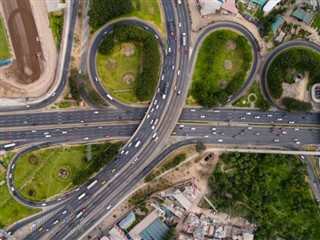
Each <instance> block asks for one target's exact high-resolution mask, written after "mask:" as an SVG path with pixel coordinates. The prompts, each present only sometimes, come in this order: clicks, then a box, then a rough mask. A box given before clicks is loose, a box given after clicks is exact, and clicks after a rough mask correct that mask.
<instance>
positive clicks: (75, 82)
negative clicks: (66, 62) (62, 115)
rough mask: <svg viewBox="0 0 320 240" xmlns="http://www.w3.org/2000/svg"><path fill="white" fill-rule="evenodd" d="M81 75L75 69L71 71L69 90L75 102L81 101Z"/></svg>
mask: <svg viewBox="0 0 320 240" xmlns="http://www.w3.org/2000/svg"><path fill="white" fill-rule="evenodd" d="M79 84H80V74H79V73H78V71H77V69H75V68H73V69H71V70H70V75H69V88H70V93H71V96H72V98H73V99H74V100H76V101H79V100H80V88H79Z"/></svg>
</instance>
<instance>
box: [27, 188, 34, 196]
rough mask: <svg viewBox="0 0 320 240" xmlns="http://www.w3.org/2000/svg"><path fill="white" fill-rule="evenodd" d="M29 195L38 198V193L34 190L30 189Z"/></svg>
mask: <svg viewBox="0 0 320 240" xmlns="http://www.w3.org/2000/svg"><path fill="white" fill-rule="evenodd" d="M28 195H29V196H30V197H34V196H36V191H35V190H33V189H30V190H29V191H28Z"/></svg>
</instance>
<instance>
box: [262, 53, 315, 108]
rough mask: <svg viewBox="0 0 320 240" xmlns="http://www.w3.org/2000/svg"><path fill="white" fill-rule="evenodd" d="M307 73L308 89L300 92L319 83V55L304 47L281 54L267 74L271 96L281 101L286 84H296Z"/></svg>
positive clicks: (272, 63)
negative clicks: (300, 76)
mask: <svg viewBox="0 0 320 240" xmlns="http://www.w3.org/2000/svg"><path fill="white" fill-rule="evenodd" d="M306 72H307V73H308V84H306V87H307V88H304V89H299V92H300V91H304V92H306V91H307V90H308V88H309V87H310V86H311V85H313V84H315V83H316V82H319V79H320V54H319V53H317V52H314V51H312V50H310V49H308V48H302V47H301V48H291V49H288V50H286V51H283V52H281V53H280V54H279V55H278V56H276V57H275V58H274V60H273V61H272V62H271V64H270V66H269V69H268V72H267V83H268V88H269V92H270V94H271V96H272V97H273V98H275V99H279V98H280V97H281V95H282V94H283V91H284V88H283V86H284V84H290V85H292V84H295V81H296V79H297V78H298V77H299V75H304V74H305V73H306ZM290 85H288V86H290ZM297 100H298V99H297ZM300 100H301V99H300ZM303 106H304V105H303ZM301 108H302V106H301ZM292 110H294V109H292Z"/></svg>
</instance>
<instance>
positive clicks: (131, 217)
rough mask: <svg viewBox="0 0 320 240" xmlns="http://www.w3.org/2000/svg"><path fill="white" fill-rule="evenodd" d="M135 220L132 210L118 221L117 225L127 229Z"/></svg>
mask: <svg viewBox="0 0 320 240" xmlns="http://www.w3.org/2000/svg"><path fill="white" fill-rule="evenodd" d="M135 220H136V216H135V215H134V214H133V212H131V213H129V214H128V215H127V216H126V217H125V218H124V219H122V220H121V221H120V222H119V224H118V225H119V227H121V228H122V229H127V228H128V227H130V225H131V224H132V223H133V222H134V221H135Z"/></svg>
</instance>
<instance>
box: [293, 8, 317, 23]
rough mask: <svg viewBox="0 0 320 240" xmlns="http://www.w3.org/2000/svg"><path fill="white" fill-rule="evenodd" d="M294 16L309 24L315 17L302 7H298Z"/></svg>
mask: <svg viewBox="0 0 320 240" xmlns="http://www.w3.org/2000/svg"><path fill="white" fill-rule="evenodd" d="M292 16H294V17H296V18H298V19H300V20H302V21H303V22H304V23H306V24H309V23H310V22H311V20H312V18H313V15H312V14H310V13H307V12H305V11H304V10H303V9H302V8H300V7H298V8H297V9H296V10H295V11H294V12H293V13H292Z"/></svg>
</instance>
